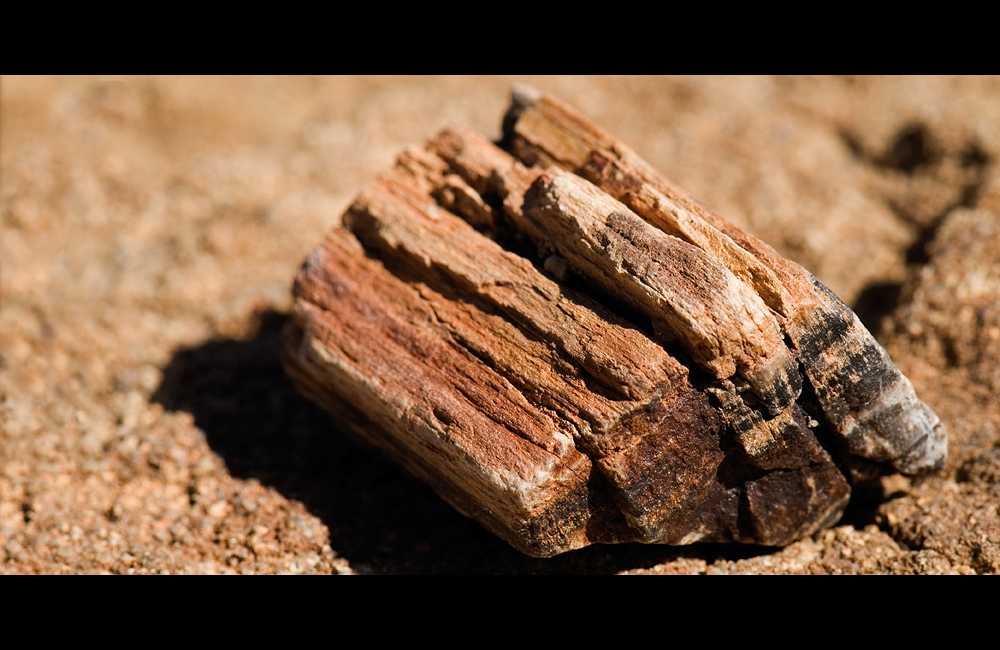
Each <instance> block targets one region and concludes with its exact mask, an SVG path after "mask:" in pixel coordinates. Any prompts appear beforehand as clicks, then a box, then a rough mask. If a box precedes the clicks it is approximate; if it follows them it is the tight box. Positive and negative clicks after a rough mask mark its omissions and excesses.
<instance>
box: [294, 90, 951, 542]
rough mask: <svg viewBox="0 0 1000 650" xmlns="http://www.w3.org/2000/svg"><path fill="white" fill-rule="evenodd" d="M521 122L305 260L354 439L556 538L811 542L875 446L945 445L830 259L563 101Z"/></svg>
mask: <svg viewBox="0 0 1000 650" xmlns="http://www.w3.org/2000/svg"><path fill="white" fill-rule="evenodd" d="M553 107H554V108H553ZM553 115H554V116H555V118H552V116H553ZM505 126H506V128H507V130H508V138H507V142H508V143H509V144H511V145H512V149H511V150H512V151H513V152H514V153H515V154H517V155H518V157H520V160H518V159H517V158H515V156H512V155H511V153H510V152H508V151H504V150H503V149H501V148H499V147H497V146H496V145H494V144H492V143H489V142H487V141H486V140H484V139H482V138H481V137H479V136H476V135H475V134H473V133H471V132H469V131H467V130H464V129H460V128H452V129H448V130H446V131H444V132H442V133H441V134H440V135H439V136H437V137H436V138H434V139H433V140H431V141H430V142H429V143H428V144H427V146H426V147H424V148H417V149H412V150H409V151H407V152H405V153H404V154H403V155H401V156H400V158H399V161H398V162H397V164H396V166H395V167H394V168H393V169H391V170H389V171H388V172H386V173H385V174H384V175H383V176H382V177H381V178H380V179H379V180H378V181H377V182H375V183H373V184H372V185H371V186H370V187H368V188H367V189H365V190H364V191H363V192H362V193H361V194H360V195H359V196H358V198H357V199H356V200H355V202H354V204H353V205H352V206H351V207H350V208H349V210H348V211H347V213H346V214H345V215H344V218H343V220H342V223H343V227H339V228H335V229H334V230H332V231H331V232H330V233H329V235H328V236H327V238H326V240H325V241H324V242H323V244H322V245H321V246H320V247H319V248H318V249H317V250H316V251H314V252H313V254H312V255H310V256H309V258H308V259H307V260H306V262H305V263H304V264H303V266H302V269H301V270H300V272H299V274H298V276H297V278H296V282H295V288H294V293H295V298H296V303H295V311H294V316H293V319H292V322H291V323H290V324H289V327H288V329H287V330H286V332H285V348H284V360H285V365H286V367H287V369H288V371H289V374H290V375H291V376H292V378H293V379H294V380H295V382H296V384H297V385H298V386H299V387H300V389H301V390H302V391H303V392H304V393H305V394H306V395H307V396H309V397H310V398H312V399H314V400H316V401H317V402H318V403H320V404H321V405H323V406H325V407H326V408H327V409H328V410H329V411H330V412H331V413H333V414H334V415H335V416H336V418H337V420H338V421H339V422H340V423H341V424H342V426H343V427H344V428H345V429H346V430H347V431H349V432H350V433H351V434H352V435H354V436H355V437H357V438H359V439H361V440H363V441H364V442H366V443H368V444H371V445H373V446H375V447H377V448H379V449H381V450H382V451H384V452H385V453H386V454H388V455H389V456H390V457H391V458H393V459H394V460H395V461H396V462H398V463H399V464H401V465H403V466H404V467H406V468H407V469H408V470H409V471H411V472H412V473H414V474H415V475H416V476H418V477H420V478H421V479H423V480H425V481H426V482H428V483H429V484H430V485H431V486H432V487H434V489H435V490H436V491H437V492H438V493H439V494H440V495H441V496H442V497H443V498H445V499H446V500H448V501H449V502H450V503H452V504H453V505H454V506H455V507H456V508H457V509H458V510H460V511H461V512H463V513H465V514H467V515H469V516H472V517H475V518H476V519H477V520H479V521H480V522H481V523H483V525H484V526H486V527H487V528H489V529H490V530H492V531H493V532H495V533H496V534H497V535H499V536H501V537H503V538H504V539H506V540H507V541H508V542H510V543H511V544H512V545H513V546H515V547H517V548H518V549H520V550H522V551H524V552H525V553H529V554H531V555H536V556H550V555H554V554H557V553H561V552H564V551H567V550H571V549H574V548H579V547H582V546H585V545H587V544H591V543H594V542H605V543H618V542H628V541H641V542H647V543H666V544H683V543H690V542H694V541H699V540H704V541H742V542H752V543H760V544H778V545H780V544H786V543H788V542H790V541H793V540H794V539H797V538H798V537H801V536H802V535H807V534H810V533H812V532H814V531H816V530H818V529H819V528H821V527H823V526H826V525H830V524H831V523H833V522H834V521H836V519H837V518H838V517H839V516H840V513H841V512H842V510H843V508H844V506H845V505H846V503H847V500H848V498H849V496H850V485H849V482H848V480H847V478H845V476H844V474H843V473H842V472H841V470H840V469H838V463H840V464H844V463H845V462H846V460H845V459H848V458H849V457H850V455H851V454H860V455H863V456H864V457H865V458H867V459H870V460H874V461H879V462H886V463H888V464H890V465H895V466H899V467H903V468H905V469H916V468H922V467H925V466H928V465H933V464H934V463H935V462H937V461H936V460H935V459H930V460H928V457H929V456H928V455H929V454H930V453H931V452H929V451H928V450H927V449H926V447H927V445H926V444H925V443H919V442H915V440H917V439H919V438H921V436H923V437H924V438H927V439H932V438H933V436H932V433H928V431H930V432H939V431H940V427H939V426H938V424H937V422H936V419H931V418H933V414H932V413H930V411H929V410H926V407H923V406H922V404H919V402H917V403H916V404H917V405H918V406H914V404H913V403H912V401H908V400H910V397H909V396H910V395H912V389H910V390H909V392H907V391H906V390H905V389H907V388H908V387H909V384H908V382H907V383H902V382H906V380H905V378H903V377H902V376H901V375H899V373H898V371H895V368H894V366H892V364H891V362H890V361H889V360H888V358H887V357H885V356H884V352H881V348H878V347H877V344H874V341H871V343H872V344H873V345H875V346H876V348H875V349H872V348H870V347H869V348H866V347H863V346H862V347H858V344H857V341H858V340H861V339H863V337H862V336H861V335H860V334H858V333H857V329H856V328H858V327H860V325H859V324H857V322H856V319H854V318H853V314H851V313H850V311H849V310H847V309H846V307H843V305H842V304H841V303H840V302H839V301H837V300H836V298H835V297H832V296H830V295H829V294H827V293H826V292H824V291H823V289H822V287H821V286H820V285H818V283H816V284H814V282H813V280H812V279H811V276H808V274H807V273H805V272H804V271H801V270H799V271H796V269H797V268H798V267H795V266H794V265H790V263H788V262H785V261H784V260H782V259H781V258H780V257H777V256H776V254H774V259H772V258H771V257H769V256H768V255H771V254H773V251H771V253H767V252H766V251H765V253H763V254H762V253H760V252H759V251H758V250H757V248H755V246H758V244H759V243H754V242H755V240H752V239H748V240H747V241H749V242H750V243H749V244H747V243H746V242H744V241H742V240H741V239H739V238H738V237H732V236H730V234H729V231H728V230H726V229H727V228H730V229H731V228H732V227H731V226H728V224H724V222H721V220H713V219H714V218H706V217H704V216H703V215H702V214H701V213H699V212H697V211H696V210H695V206H694V204H693V202H685V201H687V199H683V200H682V199H678V198H677V197H678V196H681V195H679V194H677V191H676V190H675V189H673V188H671V187H670V186H669V185H664V184H663V183H661V182H660V181H659V180H658V179H657V177H656V176H655V175H654V174H655V172H651V171H649V170H647V169H646V167H644V166H643V165H644V163H641V161H638V159H637V158H635V157H634V154H630V153H628V152H627V150H625V149H624V148H623V147H621V146H620V145H618V144H617V143H615V142H614V141H613V140H611V139H610V138H609V137H608V136H605V135H603V134H602V133H601V132H600V131H599V130H597V129H596V127H593V125H590V124H589V123H587V122H586V121H585V120H583V118H580V117H579V116H574V115H573V114H572V113H571V112H568V109H564V108H562V107H561V106H560V105H558V104H555V103H554V102H551V100H547V99H545V98H527V99H526V98H524V97H522V98H520V100H519V102H518V103H516V104H515V110H513V111H512V112H511V113H510V114H509V115H508V118H507V120H506V123H505ZM528 126H530V127H531V128H530V129H529V128H528ZM539 134H542V135H539ZM543 136H544V137H543ZM622 152H625V154H622ZM633 158H635V160H633ZM540 161H542V164H539V163H540ZM526 163H528V164H526ZM531 164H534V165H537V166H535V167H532V166H529V165H531ZM588 165H589V166H588ZM568 170H572V171H575V172H577V173H578V175H573V174H570V173H569V172H568ZM588 170H589V171H588ZM609 170H611V171H609ZM608 179H611V181H608ZM615 183H617V184H618V185H619V186H621V187H626V186H627V187H628V188H631V189H628V190H627V191H618V190H614V188H613V187H611V186H612V185H614V184H615ZM671 193H673V194H671ZM636 197H638V198H636ZM644 206H646V207H644ZM650 206H651V207H650ZM697 209H698V210H700V209H701V208H697ZM661 213H662V214H667V213H669V214H670V215H672V217H671V218H672V219H673V221H669V220H666V218H660V217H655V215H658V214H661ZM651 214H652V215H654V217H651V216H650V215H651ZM668 221H669V223H668ZM671 224H673V225H671ZM734 232H735V231H734ZM741 236H745V237H749V236H748V235H741ZM529 242H530V243H529ZM759 246H763V245H759ZM767 250H770V249H767ZM803 274H805V276H808V277H809V284H808V287H809V291H808V292H807V293H803V291H804V290H803V288H802V287H801V286H800V284H801V280H802V278H803ZM790 278H791V279H790ZM796 282H799V284H796ZM803 296H805V298H806V299H808V300H810V301H811V302H809V303H807V304H803V303H801V298H802V297H803ZM619 301H620V302H619ZM621 304H625V305H628V308H627V309H624V310H623V309H619V307H620V306H621ZM831 305H832V306H831ZM834 307H835V308H836V309H834ZM824 309H827V312H823V310H824ZM837 309H839V310H840V311H837ZM817 310H818V312H819V313H818V312H817ZM838 315H839V316H840V320H837V318H836V316H838ZM817 322H819V323H822V324H823V327H822V328H819V329H817V328H816V327H813V328H812V329H809V327H810V323H812V324H815V323H817ZM862 331H863V328H862ZM864 334H865V335H867V332H864ZM786 337H787V339H788V340H790V341H791V342H792V345H791V347H789V345H787V344H786ZM869 340H871V339H870V335H869V336H868V338H867V339H864V341H869ZM838 355H847V358H846V360H845V359H841V358H839V357H838ZM886 368H891V369H892V370H893V371H895V375H892V374H891V373H890V372H889V371H887V370H886ZM838 369H839V370H844V369H846V370H847V372H846V373H845V372H840V373H839V374H838ZM880 377H882V378H884V377H890V378H891V379H892V380H893V381H894V382H895V383H894V384H893V386H895V388H891V387H890V388H888V389H887V388H886V387H882V386H879V385H878V384H879V382H880V381H881V380H880V379H879V378H880ZM804 382H809V384H810V386H811V390H810V391H804V390H803V385H804ZM893 391H895V392H893ZM887 396H890V397H887ZM891 396H894V399H895V402H889V401H887V399H891V398H892V397H891ZM912 400H916V397H915V396H914V397H912ZM912 408H923V411H921V412H922V413H925V414H929V415H925V416H924V418H925V421H924V422H923V423H922V427H923V428H919V427H917V426H915V425H913V422H918V424H920V422H919V418H915V416H914V415H913V414H912V413H911V409H912ZM900 421H902V422H903V424H900ZM907 427H910V429H909V430H908V429H907ZM818 431H829V432H834V433H837V434H839V435H840V436H841V437H843V439H844V440H845V441H846V443H845V445H843V446H842V447H837V448H835V449H830V450H827V449H825V448H824V447H823V446H822V445H821V444H820V439H826V437H824V436H820V438H817V436H816V432H818ZM859 431H861V432H865V433H863V434H859V433H858V432H859ZM871 431H875V432H876V433H870V432H871ZM901 431H902V432H905V431H909V437H906V436H904V435H902V434H901V433H900V432H901ZM873 441H874V442H873ZM921 444H923V445H924V446H921ZM915 450H916V451H915ZM907 454H909V456H907ZM834 457H836V458H837V459H838V460H837V461H836V462H835V460H834Z"/></svg>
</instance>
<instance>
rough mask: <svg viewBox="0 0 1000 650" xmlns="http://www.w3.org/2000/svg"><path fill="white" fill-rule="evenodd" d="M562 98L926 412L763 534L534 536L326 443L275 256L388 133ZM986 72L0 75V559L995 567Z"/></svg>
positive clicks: (999, 319) (364, 178)
mask: <svg viewBox="0 0 1000 650" xmlns="http://www.w3.org/2000/svg"><path fill="white" fill-rule="evenodd" d="M521 82H527V83H530V84H532V85H534V86H536V87H538V88H539V89H541V90H543V91H546V92H549V93H552V94H554V95H556V96H557V97H560V98H561V99H563V100H565V101H567V102H569V103H570V104H572V105H574V106H576V107H577V108H579V109H580V110H581V111H582V112H584V113H585V114H586V115H588V116H589V117H590V118H592V119H593V120H594V121H595V122H597V123H598V124H601V125H602V126H604V127H605V128H606V129H608V130H609V131H610V132H612V133H614V134H616V135H617V136H618V137H620V138H621V139H622V140H624V141H625V142H626V143H629V144H630V145H631V146H633V147H634V148H635V149H636V150H637V151H638V152H639V153H640V154H641V155H643V156H644V157H646V158H647V159H648V160H649V161H650V162H651V163H652V164H653V165H654V166H656V167H658V168H659V169H661V170H662V171H664V172H665V173H666V175H667V176H668V177H670V178H672V179H673V180H674V181H676V182H677V183H678V184H679V185H680V186H682V187H684V188H685V189H687V190H688V191H690V192H691V193H693V194H694V195H695V196H697V197H699V198H700V199H701V200H702V201H704V202H705V203H707V204H708V205H710V206H711V207H713V208H714V209H715V210H716V211H718V212H719V213H721V214H722V215H724V216H725V217H727V218H728V219H730V220H732V221H734V222H736V223H737V224H739V225H741V226H743V227H745V228H747V229H749V230H750V231H751V232H753V233H754V234H756V235H758V236H760V237H761V238H762V239H764V240H765V241H767V242H769V243H771V244H772V245H774V246H775V247H776V248H777V249H778V250H779V251H780V252H781V253H783V254H785V255H786V256H788V257H790V258H792V259H795V260H796V261H798V262H800V263H802V264H803V265H805V266H806V267H807V268H809V269H810V270H812V271H813V272H814V273H816V275H817V276H818V277H819V278H820V279H821V280H823V281H824V282H825V283H827V284H828V285H829V286H830V287H832V288H833V289H834V290H835V291H836V292H837V293H838V294H839V295H840V296H841V297H842V298H844V299H845V300H846V301H847V302H848V303H849V304H851V305H853V306H855V307H856V309H857V311H858V312H859V314H860V315H861V317H862V319H863V320H865V322H866V323H867V324H868V325H869V327H870V328H872V329H873V331H876V332H879V337H880V340H881V341H882V342H883V343H884V344H885V345H886V346H887V347H888V349H889V351H890V353H891V354H892V355H893V358H894V359H895V360H896V361H897V363H898V364H899V366H900V367H901V368H902V369H903V371H904V372H906V373H907V374H908V375H909V376H910V378H911V379H912V380H913V383H914V385H915V386H916V388H917V391H918V393H919V394H920V396H921V397H922V398H923V399H924V400H925V401H926V402H928V403H929V404H930V405H931V406H932V407H933V408H934V409H935V410H936V411H937V412H938V414H939V415H940V416H941V417H942V419H943V420H944V421H945V422H946V424H947V425H948V427H949V430H950V433H951V449H952V453H951V457H950V459H949V462H948V465H947V467H946V468H945V469H944V470H943V471H942V472H940V473H939V474H937V475H935V476H932V477H929V478H926V479H920V480H908V479H904V478H902V477H898V476H896V477H888V478H886V479H883V480H882V481H881V482H879V483H878V484H876V485H871V486H865V487H862V488H859V489H857V490H856V491H855V499H854V501H853V503H852V507H851V508H850V510H849V512H848V514H847V516H846V517H845V519H844V521H842V522H841V524H840V525H839V526H838V527H837V528H835V529H833V530H830V531H826V532H822V533H819V534H817V535H816V536H815V537H813V538H810V539H807V540H804V541H801V542H798V543H796V544H793V545H792V546H789V547H787V548H785V549H778V550H775V549H766V548H760V547H741V546H693V547H687V548H680V549H676V548H663V547H643V546H638V545H626V546H622V547H592V548H588V549H585V550H582V551H578V552H573V553H569V554H566V555H563V556H560V557H557V558H554V559H551V560H535V559H530V558H527V557H525V556H522V555H521V554H520V553H518V552H517V551H514V550H512V549H511V548H509V547H507V546H506V545H505V544H504V543H503V542H500V541H499V540H497V539H496V538H494V537H493V536H492V535H490V534H489V533H488V532H486V531H485V530H484V529H482V528H481V527H479V525H478V524H476V523H474V522H472V521H469V520H466V519H464V518H463V517H461V516H460V515H458V514H456V513H455V512H454V511H452V510H451V509H450V508H449V507H448V506H447V505H445V504H444V503H443V502H441V501H440V500H439V499H438V498H437V497H436V496H435V495H434V494H433V493H432V492H431V491H430V490H428V489H427V488H425V487H424V486H422V485H421V484H419V483H418V482H416V481H415V480H413V479H411V478H410V477H408V476H406V475H404V474H402V473H401V472H399V471H398V470H396V469H395V468H394V467H393V466H391V465H389V464H387V463H386V462H384V461H383V460H381V459H380V458H378V457H377V456H375V455H373V454H370V453H369V452H367V451H365V450H362V449H359V448H358V447H356V446H354V445H353V444H352V443H349V442H347V441H346V440H345V439H344V438H343V437H342V436H341V434H340V433H339V432H337V430H336V428H335V426H334V425H333V424H332V423H331V421H330V419H329V418H328V417H327V416H326V415H324V414H323V413H322V412H320V411H319V410H318V409H317V408H315V407H313V406H312V405H311V404H309V403H308V402H306V401H305V400H303V399H302V398H300V397H299V396H298V395H297V394H296V392H295V391H294V389H293V388H292V387H291V385H290V384H289V382H288V380H287V379H286V378H285V376H284V374H283V372H282V370H281V367H280V365H279V364H278V362H277V358H276V346H277V332H278V330H279V329H280V327H281V325H282V324H283V322H284V319H285V316H284V314H285V312H286V310H287V309H288V308H289V306H290V299H289V286H290V283H291V279H292V277H293V275H294V273H295V270H296V268H297V266H298V264H299V263H300V262H301V260H302V259H303V257H304V256H305V255H306V254H307V253H308V252H309V251H310V250H311V249H312V248H313V247H315V246H316V245H317V244H318V243H319V241H320V239H321V237H322V235H323V233H324V231H325V230H326V229H327V228H329V227H330V226H331V225H332V224H335V223H336V222H337V220H338V218H339V214H340V213H341V212H342V211H343V209H344V208H345V207H346V205H347V204H348V202H349V201H350V199H351V198H352V197H353V196H354V194H355V193H357V191H358V190H359V189H361V188H362V187H363V186H364V185H365V184H366V183H368V182H370V181H371V180H372V179H373V178H374V177H375V176H376V175H377V174H378V173H379V172H380V171H381V170H383V169H385V168H386V167H388V166H389V165H390V164H391V163H392V160H393V158H394V156H395V154H396V153H397V152H399V151H400V150H401V149H402V148H403V147H404V146H406V145H408V144H412V143H418V142H421V141H422V140H423V139H425V138H426V137H429V136H430V135H432V134H433V133H435V132H436V131H437V130H438V129H440V128H441V127H443V126H444V125H445V124H447V123H450V122H457V123H462V124H465V125H467V126H470V127H472V128H474V129H476V130H477V131H480V132H481V133H485V134H486V135H489V136H491V137H493V136H496V135H497V134H498V132H499V122H500V117H501V115H502V113H503V110H504V109H505V107H506V104H507V94H508V92H509V89H510V87H511V86H512V85H513V84H514V83H521ZM998 160H1000V79H997V78H951V77H931V78H825V77H824V78H769V77H768V78H757V77H753V78H714V77H713V78H657V77H641V78H621V77H565V78H544V77H543V78H525V77H510V78H506V77H505V78H497V77H490V78H465V77H458V78H456V77H435V78H320V79H317V78H222V79H217V78H34V77H28V78H22V77H4V78H2V79H0V219H2V225H0V233H2V235H0V236H2V239H0V572H6V573H88V572H116V573H231V572H235V573H311V572H316V573H338V572H339V573H351V572H354V573H460V572H465V573H468V572H472V573H608V572H635V573H997V572H998V571H1000V514H998V505H1000V402H998V400H997V399H996V397H995V396H996V395H997V393H998V392H1000V164H998V162H997V161H998Z"/></svg>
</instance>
